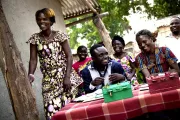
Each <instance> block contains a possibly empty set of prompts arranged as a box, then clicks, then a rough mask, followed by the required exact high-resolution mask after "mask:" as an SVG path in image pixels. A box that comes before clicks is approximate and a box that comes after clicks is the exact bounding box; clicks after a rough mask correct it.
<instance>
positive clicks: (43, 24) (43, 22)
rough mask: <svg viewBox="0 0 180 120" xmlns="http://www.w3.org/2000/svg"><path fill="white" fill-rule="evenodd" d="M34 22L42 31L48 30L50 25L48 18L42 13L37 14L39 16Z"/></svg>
mask: <svg viewBox="0 0 180 120" xmlns="http://www.w3.org/2000/svg"><path fill="white" fill-rule="evenodd" d="M36 22H37V24H38V26H39V28H40V29H41V30H42V31H45V30H47V29H50V28H51V25H52V22H51V21H50V19H49V17H46V16H45V15H44V13H39V15H38V16H37V17H36Z"/></svg>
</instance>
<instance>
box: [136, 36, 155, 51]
mask: <svg viewBox="0 0 180 120" xmlns="http://www.w3.org/2000/svg"><path fill="white" fill-rule="evenodd" d="M136 41H137V43H138V46H139V49H141V51H142V52H145V53H149V52H151V49H153V47H154V42H153V40H152V38H150V37H149V36H147V35H140V36H139V37H137V39H136Z"/></svg>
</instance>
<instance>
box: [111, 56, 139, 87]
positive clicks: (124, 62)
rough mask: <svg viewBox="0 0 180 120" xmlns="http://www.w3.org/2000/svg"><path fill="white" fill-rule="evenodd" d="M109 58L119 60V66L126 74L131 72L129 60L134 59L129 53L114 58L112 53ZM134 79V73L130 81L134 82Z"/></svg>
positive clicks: (132, 60)
mask: <svg viewBox="0 0 180 120" xmlns="http://www.w3.org/2000/svg"><path fill="white" fill-rule="evenodd" d="M111 58H112V59H114V60H116V61H117V62H119V63H120V64H121V66H122V67H123V69H124V72H125V73H126V76H129V75H130V74H131V72H132V68H131V66H130V62H135V60H134V59H133V58H132V57H131V56H130V55H129V54H128V55H126V56H124V57H123V58H121V59H119V58H116V57H115V56H114V55H113V56H111ZM135 80H136V76H135V75H134V76H133V77H132V79H131V83H132V84H134V82H135Z"/></svg>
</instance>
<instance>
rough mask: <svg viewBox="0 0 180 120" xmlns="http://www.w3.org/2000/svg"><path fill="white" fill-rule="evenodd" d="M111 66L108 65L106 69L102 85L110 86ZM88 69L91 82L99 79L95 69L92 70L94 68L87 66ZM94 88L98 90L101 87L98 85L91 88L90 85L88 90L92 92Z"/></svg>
mask: <svg viewBox="0 0 180 120" xmlns="http://www.w3.org/2000/svg"><path fill="white" fill-rule="evenodd" d="M111 65H112V62H110V63H108V68H107V71H106V73H105V76H104V85H107V84H111V83H110V81H109V75H111ZM88 69H89V72H90V74H91V77H92V80H95V78H97V77H100V74H99V72H98V71H97V70H96V69H94V67H92V66H91V65H89V67H88ZM95 87H96V89H100V88H102V85H98V86H93V85H92V84H90V85H89V89H91V90H93V89H94V88H95Z"/></svg>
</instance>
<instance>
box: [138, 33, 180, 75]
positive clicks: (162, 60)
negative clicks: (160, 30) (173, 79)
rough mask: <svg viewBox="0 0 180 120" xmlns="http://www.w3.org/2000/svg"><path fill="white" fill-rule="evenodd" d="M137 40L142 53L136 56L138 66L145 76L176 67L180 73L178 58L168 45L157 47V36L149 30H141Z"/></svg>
mask: <svg viewBox="0 0 180 120" xmlns="http://www.w3.org/2000/svg"><path fill="white" fill-rule="evenodd" d="M136 41H137V44H138V46H139V48H140V49H141V53H140V54H138V55H137V56H136V60H135V61H136V66H137V67H138V68H139V69H140V70H141V71H142V73H143V75H144V76H145V77H149V76H150V74H153V73H162V72H166V71H168V70H169V69H175V70H176V71H177V72H178V73H179V74H180V70H179V67H178V64H177V58H176V56H175V55H174V54H173V52H172V51H171V50H170V49H169V48H167V47H156V46H155V43H154V42H155V41H156V39H155V37H154V36H153V34H152V33H151V32H150V31H149V30H141V31H139V32H138V33H137V34H136Z"/></svg>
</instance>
